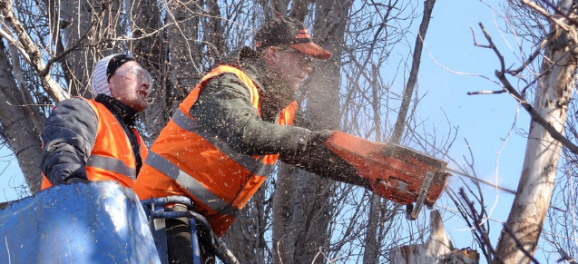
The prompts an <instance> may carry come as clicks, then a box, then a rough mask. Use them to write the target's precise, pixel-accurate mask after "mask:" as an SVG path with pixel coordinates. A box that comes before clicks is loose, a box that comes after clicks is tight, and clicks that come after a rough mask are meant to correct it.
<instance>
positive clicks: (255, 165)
mask: <svg viewBox="0 0 578 264" xmlns="http://www.w3.org/2000/svg"><path fill="white" fill-rule="evenodd" d="M173 122H175V124H177V126H179V127H180V128H182V129H184V130H187V131H189V132H193V133H195V134H197V135H199V136H201V137H202V138H203V139H204V140H206V141H207V142H209V143H211V145H213V146H214V147H215V148H217V149H218V150H219V151H221V152H222V153H224V154H225V155H227V157H229V158H231V159H232V160H234V161H235V162H237V163H238V164H239V165H241V166H243V167H244V168H245V169H246V170H248V171H250V172H252V173H253V174H255V175H258V176H268V175H269V173H271V171H273V167H274V164H264V163H262V162H261V161H260V160H258V159H255V158H253V157H251V156H249V155H244V154H241V153H239V152H237V151H235V150H234V149H233V148H231V147H230V146H229V145H228V144H227V143H226V142H224V141H223V140H221V139H220V138H219V137H218V136H216V135H213V133H211V132H209V131H207V129H206V128H205V127H204V126H203V125H202V124H200V123H199V122H197V121H195V120H193V119H191V118H189V117H188V116H187V115H185V114H184V113H183V112H182V111H181V110H180V109H177V111H176V112H175V114H174V115H173Z"/></svg>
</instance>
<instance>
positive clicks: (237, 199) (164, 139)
mask: <svg viewBox="0 0 578 264" xmlns="http://www.w3.org/2000/svg"><path fill="white" fill-rule="evenodd" d="M225 73H232V74H235V75H236V76H237V77H238V78H239V79H240V80H241V81H242V82H243V83H244V84H245V86H246V87H247V89H248V90H249V93H250V95H251V103H252V104H253V106H254V107H255V109H256V110H257V114H258V115H261V111H260V105H259V93H258V91H257V87H256V86H255V83H254V82H253V81H252V80H251V79H250V78H249V76H247V75H246V74H245V73H244V72H242V71H241V70H239V69H237V68H234V67H232V66H227V65H221V66H219V67H217V68H215V69H214V70H213V71H211V72H210V73H209V74H207V75H205V76H204V77H203V79H201V81H200V82H199V84H197V86H196V87H195V89H193V91H191V92H190V93H189V95H188V96H187V98H186V99H185V100H184V101H183V102H182V103H181V104H180V105H179V108H178V109H177V110H176V112H175V114H174V115H173V117H172V118H171V120H170V121H169V123H168V124H167V126H166V127H165V128H164V129H163V130H162V131H161V133H160V135H159V137H158V138H157V140H156V141H155V143H154V144H153V145H152V146H151V150H150V153H149V156H148V158H147V159H146V161H145V162H144V164H143V167H142V170H141V173H139V177H138V178H137V180H136V183H135V192H136V193H137V194H138V195H139V198H140V199H148V198H152V197H165V196H170V195H186V196H189V197H191V198H192V199H193V200H194V202H195V204H196V210H197V212H199V213H200V214H202V215H203V216H205V217H206V218H207V220H209V223H210V224H211V226H212V228H213V231H214V232H215V234H217V235H219V236H221V235H222V234H223V233H224V232H225V231H226V230H227V229H228V228H229V226H230V225H231V224H233V222H234V220H235V216H236V215H237V213H238V211H239V210H240V209H241V208H243V206H245V204H246V203H247V201H248V200H249V199H250V198H251V196H252V195H253V194H254V193H255V192H256V191H257V189H258V188H259V186H261V184H263V182H264V181H265V180H266V178H267V176H268V175H269V173H270V172H271V171H272V169H273V166H274V165H275V163H276V161H277V158H278V156H279V155H278V154H270V155H263V156H249V155H245V154H241V153H238V152H236V151H235V150H233V149H232V148H231V147H230V146H229V145H227V143H225V141H223V140H222V139H220V138H219V137H218V136H217V135H216V134H215V133H213V132H212V131H209V130H207V129H206V128H205V127H204V126H203V125H202V124H200V123H199V122H197V121H196V119H195V118H194V117H192V116H191V115H190V114H189V110H190V109H191V107H192V106H193V105H194V103H195V102H196V101H197V99H198V98H199V94H200V93H201V91H202V90H203V88H204V87H205V85H206V83H207V82H208V81H210V80H211V79H213V78H215V77H218V76H220V75H222V74H225ZM296 110H297V103H296V102H293V103H291V104H290V105H289V106H288V107H286V108H285V109H283V110H282V111H281V113H280V116H279V118H278V122H277V123H278V124H279V125H292V124H293V119H294V116H295V111H296Z"/></svg>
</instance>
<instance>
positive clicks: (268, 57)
mask: <svg viewBox="0 0 578 264" xmlns="http://www.w3.org/2000/svg"><path fill="white" fill-rule="evenodd" d="M263 57H264V59H265V61H266V62H278V61H279V52H277V50H276V49H275V48H274V47H273V46H269V47H267V50H266V51H265V53H264V54H263Z"/></svg>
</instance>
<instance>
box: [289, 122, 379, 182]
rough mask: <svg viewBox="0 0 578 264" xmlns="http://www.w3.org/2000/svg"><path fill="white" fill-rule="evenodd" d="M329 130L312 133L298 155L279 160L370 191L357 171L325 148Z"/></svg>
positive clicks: (329, 133)
mask: <svg viewBox="0 0 578 264" xmlns="http://www.w3.org/2000/svg"><path fill="white" fill-rule="evenodd" d="M331 132H332V131H331V130H322V131H315V132H312V133H311V135H310V137H309V138H308V141H307V142H308V144H307V145H306V147H305V149H304V151H303V152H301V153H299V154H298V155H283V154H282V155H279V160H281V161H283V162H285V163H287V164H291V165H294V166H297V167H299V168H301V169H304V170H306V171H308V172H311V173H315V174H316V175H318V176H321V177H326V178H329V179H332V180H334V181H340V182H345V183H349V184H354V185H358V186H362V187H365V188H368V189H371V187H370V183H369V180H367V179H365V178H362V177H361V176H359V175H358V174H357V169H356V168H355V167H353V166H352V165H350V164H349V163H348V162H347V161H345V160H344V159H342V158H341V157H339V156H338V155H337V154H335V153H333V151H331V150H330V149H329V148H327V147H326V146H325V144H324V143H325V141H326V140H327V139H328V138H329V136H330V135H331Z"/></svg>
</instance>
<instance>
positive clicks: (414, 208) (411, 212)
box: [406, 171, 434, 220]
mask: <svg viewBox="0 0 578 264" xmlns="http://www.w3.org/2000/svg"><path fill="white" fill-rule="evenodd" d="M433 177H434V173H433V172H431V171H428V172H427V174H426V176H425V179H424V180H423V185H422V186H421V189H420V190H419V196H418V197H417V200H416V201H415V205H413V204H412V203H410V204H408V205H407V210H406V217H407V218H408V219H409V220H415V219H417V217H418V216H419V212H420V211H421V208H422V206H423V204H424V202H425V198H426V197H427V193H428V191H429V188H430V187H431V182H432V180H433Z"/></svg>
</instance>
